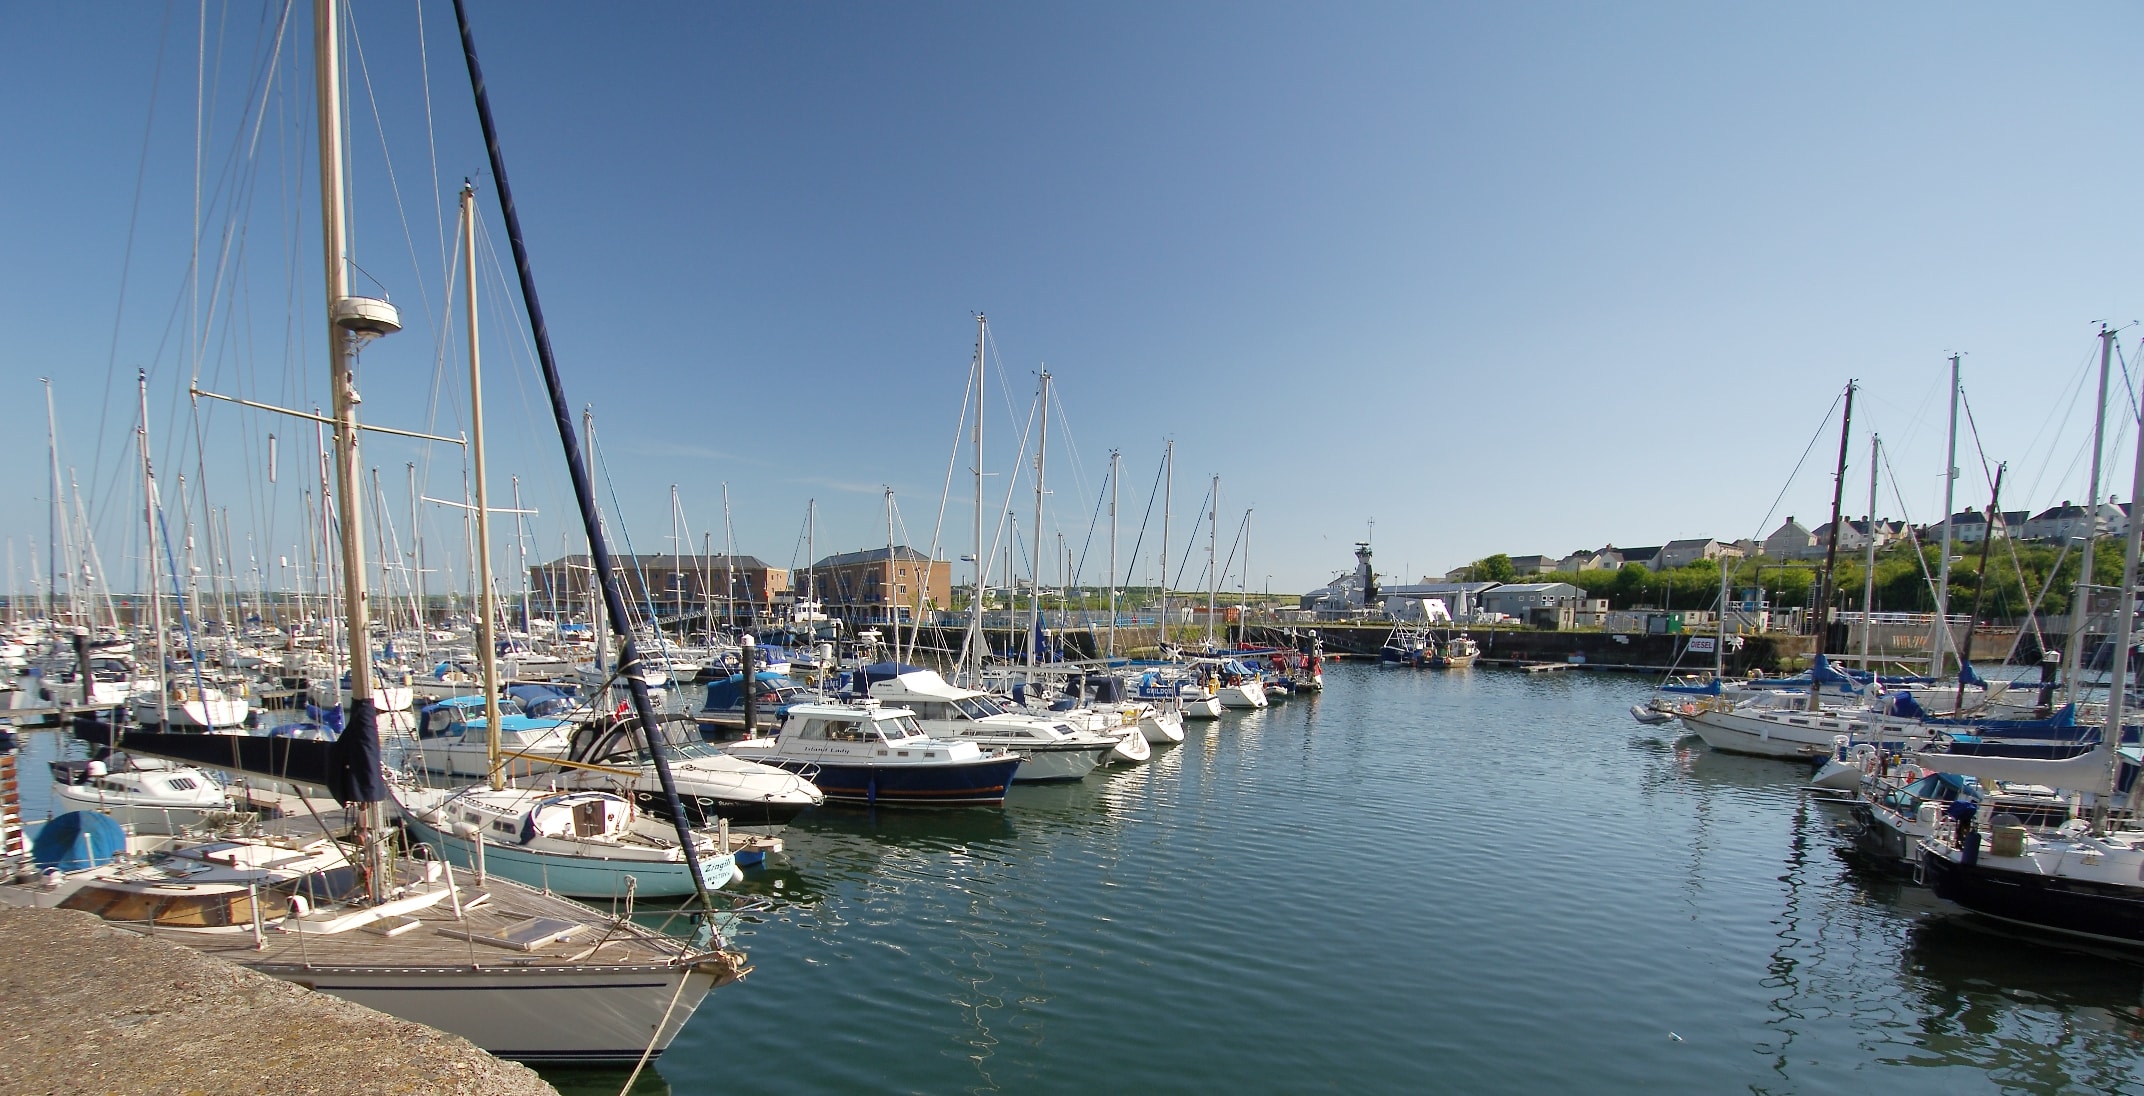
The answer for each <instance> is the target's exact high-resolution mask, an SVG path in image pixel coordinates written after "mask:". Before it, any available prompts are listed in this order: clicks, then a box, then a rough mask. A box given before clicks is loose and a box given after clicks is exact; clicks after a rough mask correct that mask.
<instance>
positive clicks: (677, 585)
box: [657, 483, 685, 642]
mask: <svg viewBox="0 0 2144 1096" xmlns="http://www.w3.org/2000/svg"><path fill="white" fill-rule="evenodd" d="M683 513H684V511H683V510H682V509H681V508H680V507H679V506H678V501H677V484H674V483H673V484H671V485H670V586H671V588H672V589H674V590H675V591H676V593H675V594H674V595H673V596H672V597H671V599H670V604H671V605H672V606H673V607H674V608H675V609H676V610H677V632H678V635H677V637H678V640H679V641H680V642H683V641H684V639H685V582H684V578H685V535H684V533H682V532H680V531H679V529H678V520H677V519H678V518H679V517H680V516H682V515H683ZM660 631H661V630H660V629H657V633H658V634H660Z"/></svg>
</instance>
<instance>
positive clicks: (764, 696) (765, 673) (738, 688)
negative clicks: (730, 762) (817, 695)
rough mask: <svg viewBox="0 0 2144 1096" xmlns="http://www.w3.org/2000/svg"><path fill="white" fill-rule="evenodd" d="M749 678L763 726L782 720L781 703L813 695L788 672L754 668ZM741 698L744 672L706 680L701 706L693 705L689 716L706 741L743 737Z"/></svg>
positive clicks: (782, 704)
mask: <svg viewBox="0 0 2144 1096" xmlns="http://www.w3.org/2000/svg"><path fill="white" fill-rule="evenodd" d="M752 682H753V692H754V694H755V695H754V697H753V703H754V706H755V708H756V709H757V712H756V714H757V716H758V718H759V722H760V726H761V727H765V728H772V727H775V726H777V725H779V724H780V723H781V714H780V713H781V710H782V708H783V707H785V706H787V705H790V704H796V703H799V702H801V701H803V700H805V699H806V698H808V697H810V696H812V695H813V694H811V693H809V692H806V691H805V689H804V688H803V687H802V686H799V685H798V684H797V683H796V682H795V681H794V680H793V679H791V678H790V676H789V675H788V674H786V673H782V672H780V671H777V670H755V671H754V672H753V674H752ZM744 702H745V695H744V674H743V673H741V672H740V673H734V674H730V675H729V676H727V677H722V678H717V679H715V680H713V681H710V682H708V683H707V692H706V693H705V694H704V696H703V697H702V698H701V701H700V706H699V707H698V708H696V709H694V711H693V713H692V718H693V720H694V721H695V722H696V723H697V724H698V725H699V728H700V733H701V734H702V735H703V736H705V737H706V739H707V740H708V741H709V742H726V741H729V740H731V739H735V738H742V737H744V734H745V727H744Z"/></svg>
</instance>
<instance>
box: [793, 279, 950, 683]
mask: <svg viewBox="0 0 2144 1096" xmlns="http://www.w3.org/2000/svg"><path fill="white" fill-rule="evenodd" d="M989 338H990V319H989V317H987V316H985V315H983V314H982V313H980V312H978V313H976V314H975V435H974V436H975V596H974V597H973V598H971V599H970V600H969V604H968V637H967V638H966V639H965V640H962V641H961V652H962V660H963V661H964V662H967V660H970V659H972V660H973V661H972V662H969V663H968V666H969V667H973V677H974V681H971V682H970V683H971V684H974V683H975V682H976V681H980V679H981V678H982V666H983V643H984V635H983V591H984V590H985V589H986V588H987V587H986V585H985V584H986V583H987V582H988V581H989V578H990V561H989V559H988V557H986V556H984V555H983V380H984V378H985V376H986V375H987V374H986V371H985V370H984V369H983V361H984V353H985V351H984V347H985V345H986V343H987V342H988V340H989ZM805 543H806V544H807V545H809V543H810V541H809V540H808V539H807V540H806V542H805ZM806 554H807V555H809V554H810V553H809V551H808V550H807V552H806ZM813 586H814V589H813V593H814V594H816V593H817V592H818V591H817V589H816V587H817V583H814V584H813ZM966 668H968V667H963V669H966Z"/></svg>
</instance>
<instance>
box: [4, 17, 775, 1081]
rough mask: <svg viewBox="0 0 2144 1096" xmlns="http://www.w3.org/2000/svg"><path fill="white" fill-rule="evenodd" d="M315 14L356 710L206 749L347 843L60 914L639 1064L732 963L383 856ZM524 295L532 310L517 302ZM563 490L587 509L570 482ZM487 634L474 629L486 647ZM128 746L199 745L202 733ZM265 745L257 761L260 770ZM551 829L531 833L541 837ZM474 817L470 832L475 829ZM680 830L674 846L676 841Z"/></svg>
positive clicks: (362, 996) (153, 881)
mask: <svg viewBox="0 0 2144 1096" xmlns="http://www.w3.org/2000/svg"><path fill="white" fill-rule="evenodd" d="M456 14H457V16H459V17H462V40H463V47H464V54H465V57H466V59H467V61H468V63H469V67H470V77H471V81H470V82H471V85H472V87H473V88H474V90H475V92H476V95H477V102H478V112H479V116H480V120H481V122H482V124H483V128H484V131H485V134H486V137H487V138H488V139H489V140H488V144H489V146H490V149H491V151H492V154H493V160H492V169H493V176H494V178H495V179H497V181H498V185H499V187H500V189H501V190H502V191H504V189H505V187H506V179H505V170H504V165H503V164H502V163H501V162H500V161H499V160H498V156H497V151H498V145H497V142H496V133H495V131H494V129H493V126H492V121H491V116H490V108H489V103H488V101H487V99H486V96H485V93H484V88H483V82H482V79H481V76H480V74H479V70H478V66H477V62H476V57H475V52H474V51H475V46H474V40H473V37H472V35H471V32H470V29H469V27H468V24H467V21H466V15H465V13H464V12H462V11H461V10H460V9H459V8H457V13H456ZM313 17H314V50H315V80H316V94H317V98H318V104H319V108H320V118H319V126H318V132H319V134H320V135H321V137H320V140H319V151H320V179H321V201H322V214H323V215H322V222H323V227H324V235H325V238H326V239H325V242H326V246H325V248H324V249H323V250H324V258H325V262H326V267H327V278H326V287H327V298H328V300H327V304H328V310H327V311H328V318H329V331H328V335H329V355H328V361H329V368H330V390H331V391H332V392H333V394H334V406H333V411H334V417H333V423H334V427H335V429H334V444H335V456H336V461H335V470H336V476H337V481H338V487H339V488H340V489H339V490H338V491H337V492H336V493H337V496H338V498H337V502H338V505H339V507H340V514H339V518H340V536H341V544H340V551H341V555H342V561H343V566H342V568H341V575H342V584H343V595H344V596H343V606H342V609H343V615H344V635H345V636H346V637H347V638H348V640H349V643H350V655H351V658H350V674H351V691H352V693H353V696H354V699H353V701H352V702H351V706H350V712H349V717H348V721H347V723H346V725H345V726H344V728H343V730H342V732H341V734H340V736H339V737H338V738H337V739H336V741H334V742H332V743H323V742H315V741H308V740H302V739H294V738H265V737H264V738H250V737H247V736H214V737H215V738H216V739H217V740H218V742H219V744H221V745H225V746H227V749H228V752H229V753H230V754H231V755H232V757H233V758H234V759H236V760H234V761H233V762H231V763H232V764H233V765H234V767H241V768H246V769H248V771H260V769H261V768H268V769H277V768H280V770H282V774H283V775H285V776H286V778H289V779H296V780H299V782H303V783H309V784H311V785H312V786H317V787H325V788H327V789H328V790H329V791H330V792H331V793H332V794H333V795H334V797H335V798H336V799H337V800H338V801H339V802H342V803H344V804H345V805H347V806H350V807H353V808H355V809H356V810H357V811H358V812H359V815H360V818H361V819H362V821H361V824H360V826H359V828H358V844H357V846H356V847H355V848H351V847H346V846H343V845H341V844H340V843H335V842H312V843H305V842H291V841H287V840H281V839H274V838H260V837H240V838H232V839H227V840H223V841H219V842H216V843H213V844H211V845H208V846H204V847H202V848H200V849H197V850H195V855H194V856H193V857H192V858H191V859H192V861H194V862H182V861H179V860H169V861H164V862H159V863H152V864H149V865H143V866H134V865H116V864H107V865H101V866H98V867H95V868H92V869H89V870H91V871H96V872H100V873H101V874H99V875H98V876H96V877H95V878H94V879H89V880H84V881H83V885H82V886H81V887H79V888H78V889H77V891H76V893H75V895H74V896H72V897H70V898H69V899H68V900H67V901H68V902H75V900H76V899H80V901H79V902H76V904H75V908H79V909H83V910H86V911H87V912H91V913H94V914H96V915H97V916H99V917H102V918H104V919H106V920H107V921H108V922H111V923H113V924H116V925H119V926H121V927H125V928H129V929H132V930H135V931H143V932H148V931H154V932H155V933H156V934H157V936H158V937H159V938H161V939H165V940H168V941H174V942H179V943H183V944H185V945H187V946H189V947H192V948H194V949H196V950H198V951H201V952H203V953H205V954H210V955H215V956H218V957H221V958H226V959H229V960H231V961H232V962H236V963H239V964H241V965H244V966H247V967H250V968H252V969H255V970H258V971H261V972H263V973H267V974H271V975H275V976H277V977H281V978H286V979H290V980H293V981H302V982H303V983H304V984H306V985H307V986H309V987H311V988H313V989H316V990H318V991H320V992H323V993H329V994H333V995H335V996H338V997H342V998H345V999H347V1000H350V1001H353V1002H356V1003H358V1004H363V1005H367V1006H370V1007H372V1008H375V1009H379V1010H381V1011H383V1012H387V1013H390V1014H392V1015H395V1016H398V1017H401V1018H403V1019H406V1020H411V1021H415V1022H418V1023H423V1024H428V1025H431V1026H433V1027H436V1028H439V1029H441V1030H444V1031H447V1032H450V1033H453V1034H458V1035H462V1036H464V1037H466V1038H468V1039H470V1040H471V1041H472V1042H474V1043H476V1045H478V1046H479V1047H482V1048H483V1049H485V1050H487V1051H490V1052H492V1053H494V1054H497V1055H500V1056H502V1057H509V1058H519V1059H524V1060H534V1061H563V1062H629V1061H642V1062H644V1061H646V1060H648V1059H649V1058H652V1057H654V1056H656V1055H659V1054H661V1053H662V1051H663V1050H664V1049H665V1048H666V1047H667V1046H668V1045H669V1043H670V1041H671V1040H672V1039H673V1038H674V1037H675V1036H676V1034H677V1032H678V1031H679V1029H681V1028H682V1027H683V1025H684V1024H685V1022H686V1021H687V1020H688V1019H690V1018H691V1016H692V1014H693V1013H694V1011H695V1010H696V1009H698V1007H699V1005H700V1002H701V1001H702V1000H704V999H705V998H706V996H707V994H708V993H709V992H711V991H712V990H713V989H714V988H715V987H716V986H718V985H721V984H724V983H727V982H731V981H735V980H736V979H737V978H739V977H741V976H742V975H743V974H744V973H745V967H744V960H743V956H742V955H741V954H739V953H736V952H732V951H730V950H728V949H727V948H725V947H724V946H723V945H722V943H721V942H720V940H719V939H718V938H716V937H714V936H713V935H712V934H711V933H703V934H702V935H701V936H700V937H698V938H697V939H694V940H679V939H673V938H670V937H666V936H663V935H661V934H659V933H656V932H654V931H652V930H649V929H646V928H643V927H641V926H638V925H636V924H634V923H633V922H632V921H631V919H630V906H631V898H632V897H633V893H634V892H633V891H632V890H631V889H627V890H626V891H625V892H624V893H623V894H622V895H621V897H622V898H625V899H626V906H627V914H626V915H625V916H614V917H604V916H602V915H599V914H597V913H596V912H595V911H594V910H592V909H590V908H588V907H586V906H582V905H578V904H576V903H574V902H572V901H570V900H568V899H565V898H561V897H558V896H556V895H554V894H547V893H545V892H544V891H542V890H539V889H536V888H533V887H527V886H523V885H521V884H518V883H515V882H512V881H511V880H507V879H501V878H495V877H491V876H488V875H487V874H486V870H485V867H484V866H483V864H482V862H481V861H480V862H479V866H478V867H477V875H476V879H475V880H474V882H475V883H476V884H477V887H476V888H471V887H467V886H465V885H464V882H465V879H457V877H456V873H455V870H454V868H453V867H452V866H451V864H448V863H444V862H441V861H439V860H436V859H432V860H426V859H422V858H418V857H416V856H415V855H414V853H415V850H412V855H411V856H400V855H396V854H395V852H394V850H393V848H392V846H391V845H390V843H389V839H390V833H391V831H390V830H389V829H388V828H387V826H386V824H385V819H384V817H383V812H382V810H381V806H380V805H381V804H383V803H386V802H388V801H389V799H390V796H389V792H388V789H387V787H386V783H385V781H384V779H383V777H382V770H381V766H380V752H379V737H378V732H377V720H378V712H377V709H376V708H375V706H374V700H373V689H372V669H373V667H372V660H371V657H370V652H369V651H368V650H367V649H366V648H367V646H368V641H369V635H370V633H369V627H368V625H369V619H368V618H369V610H368V603H367V597H366V578H365V570H366V569H365V567H364V565H363V561H364V555H363V543H364V541H363V525H362V520H363V510H362V507H361V506H360V505H359V503H358V501H357V494H356V492H355V491H353V490H351V487H352V486H353V480H354V479H355V478H356V476H357V474H358V469H359V467H360V465H359V463H358V452H357V441H358V429H359V425H358V421H357V413H356V405H357V390H356V384H355V378H354V371H353V369H352V359H353V358H354V356H355V354H356V352H357V349H358V347H359V346H360V345H361V344H362V342H364V341H365V340H367V339H369V338H372V337H377V336H380V335H385V334H388V333H391V332H393V331H395V330H398V329H399V326H400V325H399V318H398V317H397V315H396V313H395V310H394V307H393V306H392V305H390V304H388V303H387V302H386V301H383V300H376V299H372V298H366V297H358V296H353V295H352V294H351V293H350V292H349V264H348V246H347V241H346V236H345V232H346V226H345V213H344V205H343V200H342V183H343V178H344V172H343V164H342V148H343V144H342V140H341V134H342V133H343V123H342V104H341V100H340V98H339V90H340V84H341V81H340V79H339V78H338V73H339V70H340V67H341V48H340V42H339V38H340V30H341V14H340V12H339V10H338V5H337V3H336V0H314V6H313ZM502 200H503V204H504V205H505V206H506V208H507V210H508V211H509V219H510V223H511V224H512V227H513V230H514V234H515V236H516V241H517V243H518V236H519V225H518V222H514V221H512V214H511V210H512V203H511V200H510V199H505V197H504V195H503V194H502ZM521 258H522V256H520V255H519V254H518V253H517V259H521ZM524 265H525V264H524ZM524 297H525V298H526V299H529V301H530V303H531V304H532V305H533V294H532V293H525V294H524ZM536 326H537V330H538V335H539V344H540V345H541V346H542V348H543V355H544V357H545V359H546V366H547V373H548V374H549V375H548V376H547V378H546V379H547V381H549V382H551V383H552V384H553V385H554V388H555V384H556V375H555V371H552V370H550V368H549V365H550V363H549V344H548V340H547V339H545V338H543V336H542V326H541V324H538V325H536ZM576 487H577V488H578V489H579V493H580V494H581V497H582V498H583V499H584V500H585V499H586V498H587V496H586V493H585V490H586V484H585V483H577V484H576ZM487 589H488V586H487ZM489 627H490V624H489V621H488V620H487V621H486V622H485V624H484V625H483V628H484V631H485V632H486V638H487V639H488V638H489V637H488V631H489ZM628 650H629V651H630V646H628ZM127 737H128V738H130V739H131V738H133V737H135V736H133V735H129V736H127ZM142 737H143V738H145V739H148V740H165V741H168V740H189V739H190V740H192V741H193V742H195V743H199V742H201V741H203V740H204V739H207V738H209V737H210V736H203V735H172V734H159V735H145V736H142ZM127 744H128V745H129V747H130V748H131V746H132V743H127ZM271 749H272V754H273V756H272V757H270V758H269V759H268V760H262V756H263V755H264V754H267V753H270V751H271ZM241 755H246V756H244V757H242V756H241ZM238 761H244V762H245V763H244V764H238V763H237V762H238ZM301 763H302V764H303V765H304V767H306V768H307V772H305V773H304V774H302V776H300V775H299V774H295V773H293V772H292V770H293V769H294V768H296V767H298V766H300V764H301ZM256 766H258V767H256ZM561 805H562V806H564V807H566V808H567V809H566V812H565V813H566V814H567V815H568V817H569V818H570V819H571V824H572V825H573V826H574V827H575V828H576V830H577V829H578V828H579V826H580V824H581V817H582V816H583V815H584V814H588V813H592V812H586V811H584V810H583V809H582V807H581V803H580V801H573V802H570V803H566V804H561ZM594 805H595V806H596V807H598V808H602V807H604V806H605V805H604V804H602V803H600V802H599V803H595V804H594ZM605 813H606V815H607V814H608V811H607V810H606V811H605ZM480 817H481V815H480ZM552 817H555V816H545V817H539V818H537V819H536V820H535V821H536V822H537V824H538V827H539V829H541V827H542V826H543V825H544V824H546V823H547V822H549V821H550V820H551V818H552ZM492 821H493V820H490V819H487V820H486V821H485V825H486V827H487V828H488V827H489V826H490V824H491V822H492ZM682 834H683V836H684V838H689V831H682ZM576 836H578V834H577V833H576ZM696 845H697V842H694V841H691V840H689V839H681V847H682V849H683V850H684V851H683V854H682V861H683V863H684V865H685V868H686V871H687V874H689V875H690V876H691V878H692V881H693V884H694V886H693V890H694V893H695V894H697V895H698V896H699V897H700V899H701V902H702V904H703V905H705V906H708V908H711V903H710V900H709V898H708V896H707V891H706V889H705V886H704V879H703V876H702V874H701V871H700V865H699V861H698V859H697V857H696V855H695V851H696ZM482 847H483V846H481V845H479V846H478V848H479V849H480V850H481V849H482ZM353 869H355V870H353ZM465 878H466V877H465ZM33 901H34V899H33Z"/></svg>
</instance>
